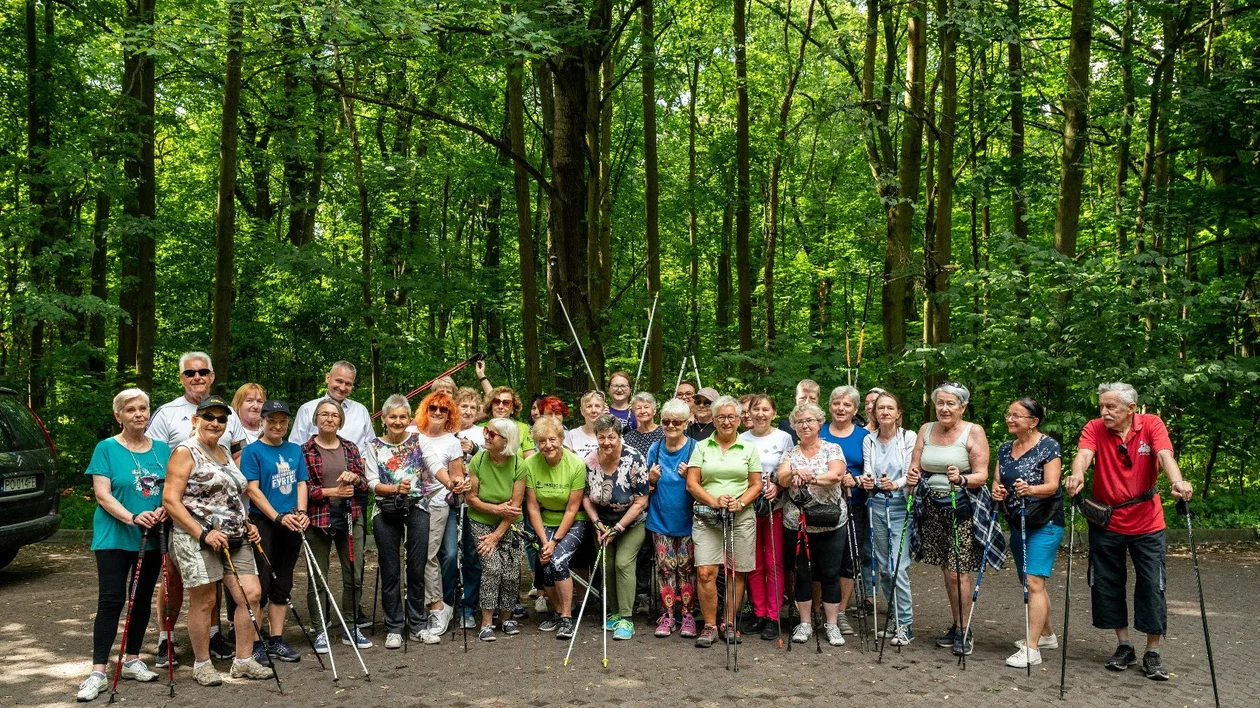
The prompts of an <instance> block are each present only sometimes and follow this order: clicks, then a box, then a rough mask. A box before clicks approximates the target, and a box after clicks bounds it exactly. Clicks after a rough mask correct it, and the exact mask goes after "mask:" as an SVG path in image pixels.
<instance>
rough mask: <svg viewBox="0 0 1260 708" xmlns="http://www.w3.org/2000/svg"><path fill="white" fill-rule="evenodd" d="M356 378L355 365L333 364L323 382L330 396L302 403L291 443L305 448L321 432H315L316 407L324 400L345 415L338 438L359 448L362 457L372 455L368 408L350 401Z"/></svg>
mask: <svg viewBox="0 0 1260 708" xmlns="http://www.w3.org/2000/svg"><path fill="white" fill-rule="evenodd" d="M356 375H357V372H356V371H355V368H354V364H351V363H350V362H348V361H339V362H337V363H336V364H333V365H332V367H331V368H330V369H328V373H327V374H325V375H324V382H325V383H326V384H327V385H328V389H327V392H326V393H325V394H324V395H323V396H320V397H319V398H315V399H312V400H309V401H307V402H306V403H303V404H302V407H301V408H299V409H298V411H297V414H296V415H294V416H293V431H292V432H290V433H289V442H292V443H297V444H298V445H302V444H304V443H305V442H306V441H307V440H310V439H311V436H313V435H315V434H317V433H318V432H319V431H318V430H316V429H315V407H316V406H317V405H319V402H320V401H322V400H324V399H325V398H331V399H332V400H334V401H336V402H338V403H340V404H341V408H342V410H343V411H345V414H346V420H345V424H344V425H342V426H341V430H340V431H339V432H338V435H340V436H341V437H343V438H345V439H346V440H349V441H350V442H352V443H354V444H355V445H357V446H358V447H359V454H360V455H364V456H366V455H367V454H369V453H370V450H369V449H368V443H370V442H372V439H373V438H375V437H376V431H375V430H374V429H373V428H372V414H371V413H370V412H369V411H368V409H367V406H365V405H363V404H362V403H359V402H358V401H354V400H351V399H350V393H351V392H352V391H354V381H355V376H356Z"/></svg>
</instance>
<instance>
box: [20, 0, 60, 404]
mask: <svg viewBox="0 0 1260 708" xmlns="http://www.w3.org/2000/svg"><path fill="white" fill-rule="evenodd" d="M45 12H46V13H51V12H52V10H51V8H49V7H47V6H45ZM49 21H50V20H49ZM25 35H26V161H27V166H26V178H27V184H28V187H27V190H28V199H29V200H30V206H31V210H32V211H33V212H34V214H35V224H34V226H35V233H34V234H32V236H31V238H30V240H29V241H28V242H27V249H26V259H27V262H28V264H29V266H28V267H29V268H30V278H31V280H32V281H33V283H34V285H35V289H36V291H37V292H38V291H42V290H43V286H45V285H46V284H49V283H48V282H47V281H48V279H49V278H48V275H49V273H48V269H47V268H46V267H45V265H44V255H43V250H44V245H45V243H47V242H48V241H49V237H50V235H51V234H50V233H49V232H48V231H49V228H50V227H53V226H54V224H53V223H52V220H53V216H52V212H53V209H54V207H53V205H52V204H51V203H50V202H51V201H53V198H52V192H53V189H52V185H53V182H54V181H53V178H52V175H50V174H49V173H48V158H49V152H50V151H51V149H52V142H51V136H50V135H49V132H48V115H47V114H48V112H49V110H50V109H51V108H52V106H51V105H48V104H49V103H50V102H51V101H52V99H53V97H52V94H51V93H50V91H49V86H48V79H49V75H48V67H47V66H46V65H47V64H48V62H51V61H52V51H53V49H52V47H51V46H50V45H51V44H52V42H51V39H52V37H51V35H52V32H51V31H46V32H45V36H44V57H43V58H42V60H41V57H40V41H39V17H38V14H37V12H36V3H35V0H26V26H25ZM46 321H47V318H46V317H43V316H39V315H36V316H34V317H31V318H30V326H31V331H30V341H29V347H30V349H29V351H30V359H29V360H28V366H27V389H28V390H27V393H28V394H29V396H30V404H31V407H32V408H35V409H36V410H39V409H41V408H43V407H44V404H45V402H46V398H45V397H46V393H47V383H48V371H47V370H46V368H45V365H44V339H45V332H44V330H45V322H46Z"/></svg>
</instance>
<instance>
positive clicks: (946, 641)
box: [936, 624, 958, 649]
mask: <svg viewBox="0 0 1260 708" xmlns="http://www.w3.org/2000/svg"><path fill="white" fill-rule="evenodd" d="M957 637H958V625H955V624H951V625H950V626H949V631H948V632H946V633H945V634H943V635H941V636H939V637H937V638H936V646H938V647H941V648H942V649H949V648H951V647H953V646H954V640H955V639H956V638H957Z"/></svg>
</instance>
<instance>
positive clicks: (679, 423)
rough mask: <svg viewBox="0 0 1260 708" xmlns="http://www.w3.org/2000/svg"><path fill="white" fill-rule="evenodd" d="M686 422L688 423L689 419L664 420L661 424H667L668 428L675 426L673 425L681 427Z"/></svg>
mask: <svg viewBox="0 0 1260 708" xmlns="http://www.w3.org/2000/svg"><path fill="white" fill-rule="evenodd" d="M686 424H687V421H685V420H662V421H661V425H663V426H665V427H667V428H673V427H680V428H681V427H682V426H684V425H686Z"/></svg>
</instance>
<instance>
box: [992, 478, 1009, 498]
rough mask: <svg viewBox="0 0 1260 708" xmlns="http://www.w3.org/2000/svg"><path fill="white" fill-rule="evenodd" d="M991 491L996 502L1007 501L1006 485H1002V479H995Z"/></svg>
mask: <svg viewBox="0 0 1260 708" xmlns="http://www.w3.org/2000/svg"><path fill="white" fill-rule="evenodd" d="M989 493H990V494H992V495H993V501H995V502H1000V501H1006V487H1005V486H1003V485H1002V480H999V479H995V480H993V485H992V486H991V488H990V489H989Z"/></svg>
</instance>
